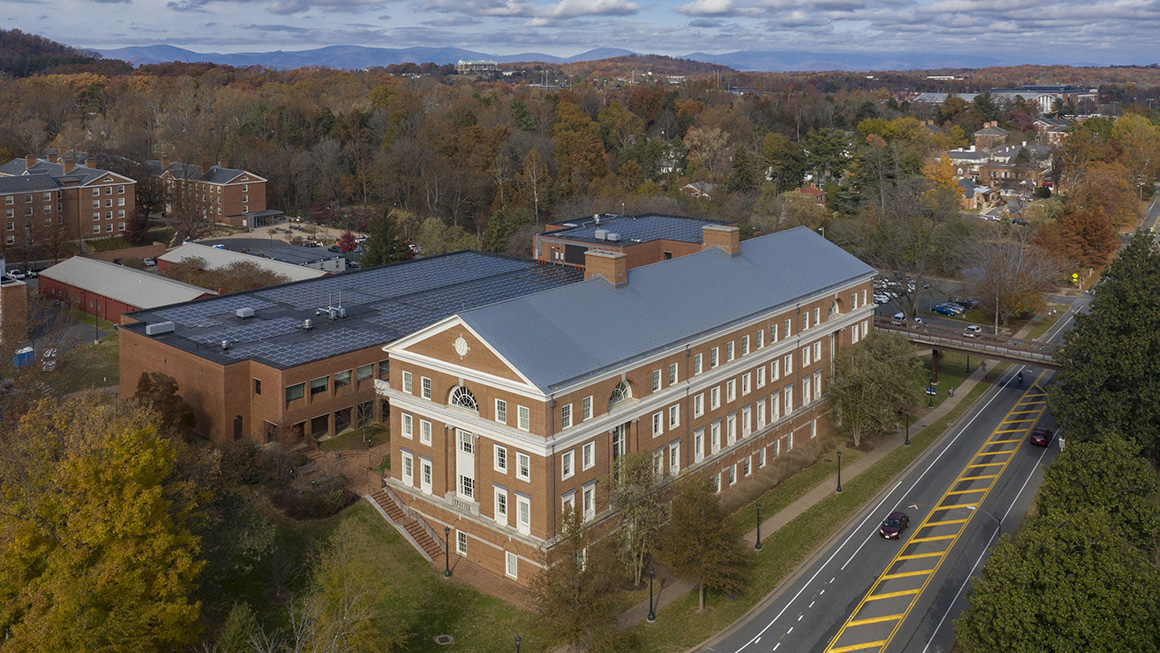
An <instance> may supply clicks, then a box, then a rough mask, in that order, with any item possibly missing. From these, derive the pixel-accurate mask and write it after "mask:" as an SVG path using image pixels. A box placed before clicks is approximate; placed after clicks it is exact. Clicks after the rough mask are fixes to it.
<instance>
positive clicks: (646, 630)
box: [628, 364, 1006, 653]
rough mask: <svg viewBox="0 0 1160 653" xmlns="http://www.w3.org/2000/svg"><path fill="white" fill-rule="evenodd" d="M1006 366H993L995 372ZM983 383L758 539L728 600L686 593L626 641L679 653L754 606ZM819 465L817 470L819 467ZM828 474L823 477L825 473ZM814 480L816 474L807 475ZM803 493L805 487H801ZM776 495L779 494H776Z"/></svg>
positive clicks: (785, 488)
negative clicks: (906, 442)
mask: <svg viewBox="0 0 1160 653" xmlns="http://www.w3.org/2000/svg"><path fill="white" fill-rule="evenodd" d="M1005 367H1006V364H1002V365H999V366H998V369H999V370H1002V369H1004V368H1005ZM988 387H989V384H985V383H979V384H977V385H976V386H975V387H974V388H973V389H972V390H971V392H970V394H969V395H968V396H967V397H966V398H965V400H964V401H962V402H960V403H959V405H958V406H956V407H955V408H954V410H952V411H951V412H950V413H948V414H947V415H945V416H944V417H942V418H941V419H939V420H938V421H937V422H935V423H934V424H931V425H930V426H929V427H927V428H925V429H923V431H922V432H921V433H919V434H917V435H915V436H913V437H911V439H910V442H911V446H910V447H898V448H897V449H895V450H894V451H892V452H890V453H889V454H887V455H886V456H885V457H884V458H883V459H882V460H880V461H878V462H877V463H875V464H874V466H872V467H871V468H869V469H867V470H866V471H864V472H863V473H861V474H859V475H858V476H856V477H854V478H853V479H850V480H849V481H847V482H845V483H843V484H842V489H843V490H844V491H843V493H842V494H832V495H830V496H829V497H827V498H826V499H824V500H822V501H821V502H819V503H818V504H816V505H814V506H813V507H811V508H810V509H809V510H807V511H806V512H805V513H803V514H801V515H800V516H798V517H797V518H796V519H794V520H793V521H791V522H790V523H789V524H787V525H786V526H785V527H783V528H781V529H780V530H778V531H776V532H775V533H773V534H771V535H769V536H768V537H766V538H765V539H764V540H763V548H762V550H761V551H759V552H757V553H756V555H755V557H754V564H753V573H752V576H751V579H750V582H749V585H748V586H747V587H746V588H745V590H744V591H742V592H741V593H740V594H739V595H738V596H737V597H736V598H735V599H734V600H729V599H728V598H726V597H723V596H720V595H718V594H715V593H712V592H709V593H707V594H706V607H707V608H708V610H707V611H706V613H705V614H701V615H698V614H696V607H697V592H695V591H691V592H688V593H687V594H685V595H684V596H683V597H681V598H680V599H679V600H677V601H675V602H674V603H672V604H671V605H669V606H667V607H665V608H663V609H662V610H661V611H660V612H659V613H658V614H657V620H656V623H652V624H648V623H641V624H637V625H636V626H635V627H633V628H632V629H631V631H630V632H629V634H628V637H629V639H630V640H631V641H632V643H633V644H635V645H636V646H637V647H639V650H642V651H655V652H658V653H659V652H668V651H681V650H686V649H688V648H691V647H694V646H696V645H698V644H699V643H701V642H703V641H705V640H706V639H708V638H709V637H712V636H713V635H714V634H715V633H717V632H719V631H721V630H722V629H724V628H726V627H728V626H729V625H730V624H731V623H733V622H734V621H736V620H737V619H739V618H741V617H742V616H743V615H744V614H745V613H746V612H748V611H749V609H751V608H752V607H753V606H754V605H756V604H757V603H758V602H759V601H761V600H762V599H763V598H765V596H766V595H768V594H769V593H770V592H771V591H773V590H774V589H775V588H776V587H777V585H778V583H780V582H782V581H783V580H784V579H785V578H786V577H788V576H789V575H790V574H791V573H793V571H794V570H795V569H797V567H798V566H799V565H800V564H801V563H802V562H803V561H804V560H805V559H806V558H807V557H809V555H810V554H811V553H812V552H813V551H814V550H815V549H816V548H817V547H819V546H821V545H822V544H823V543H824V542H825V541H826V539H827V538H829V537H830V536H831V535H832V534H833V533H834V532H835V531H837V530H838V529H839V528H841V527H842V526H843V525H844V524H845V523H846V522H847V521H848V520H849V519H850V517H852V516H853V515H854V514H855V513H856V512H857V511H858V510H859V509H860V508H861V507H862V506H863V505H864V504H865V503H866V502H867V501H869V500H870V499H871V498H873V497H874V496H875V495H877V494H878V492H880V491H881V490H882V489H883V488H884V487H886V485H887V484H889V483H890V482H891V481H892V480H893V479H894V478H895V476H897V475H898V474H899V473H900V472H901V471H902V470H904V469H905V468H906V467H907V466H908V465H910V464H911V463H912V462H913V461H914V460H915V459H916V458H917V457H918V456H919V455H920V454H922V452H923V451H924V450H926V448H927V447H929V446H930V445H931V444H932V443H933V442H934V441H935V439H937V438H938V437H939V436H941V435H942V433H943V431H945V430H946V429H947V427H949V426H950V425H951V424H952V423H953V422H954V420H956V419H958V418H959V417H960V416H961V415H962V414H963V413H965V412H966V411H967V410H968V409H970V407H971V405H972V404H973V403H974V401H975V400H976V399H978V398H979V397H980V396H981V395H982V394H983V392H984V391H986V389H987V388H988ZM822 465H823V464H822V463H820V464H819V465H817V467H821V466H822ZM812 470H813V468H811V469H810V470H806V471H804V472H802V473H801V474H799V475H798V476H796V477H794V478H792V479H790V480H789V481H787V482H785V483H783V484H781V485H779V486H778V487H776V488H774V489H773V490H772V491H771V492H770V493H768V494H767V495H766V497H763V500H762V503H763V505H765V504H766V502H767V501H768V502H769V505H771V506H772V505H775V502H777V503H779V504H780V505H785V504H788V503H789V501H792V499H790V498H789V496H791V495H794V494H795V493H796V494H798V495H799V496H800V493H801V492H802V490H801V488H800V486H797V485H796V484H795V481H796V480H797V479H799V478H802V479H803V480H802V481H801V482H802V483H804V482H806V481H805V480H804V477H806V476H807V475H813V474H814V472H813V471H812ZM827 475H828V474H827ZM812 477H813V478H814V480H815V481H816V480H817V479H818V478H819V476H812ZM806 489H807V490H808V489H809V488H808V487H807V488H806ZM782 493H784V494H785V496H782ZM748 510H749V509H748V508H746V509H745V510H741V511H739V512H738V513H736V514H735V515H734V517H733V518H734V519H744V520H746V521H744V522H743V523H745V524H752V523H753V519H754V516H753V515H751V514H749V513H747V511H748Z"/></svg>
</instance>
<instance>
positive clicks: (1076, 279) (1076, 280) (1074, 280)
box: [1071, 272, 1079, 283]
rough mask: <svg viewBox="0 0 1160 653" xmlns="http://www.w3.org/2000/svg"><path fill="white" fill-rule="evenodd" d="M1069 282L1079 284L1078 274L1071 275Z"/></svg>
mask: <svg viewBox="0 0 1160 653" xmlns="http://www.w3.org/2000/svg"><path fill="white" fill-rule="evenodd" d="M1071 282H1072V283H1079V273H1078V272H1072V273H1071Z"/></svg>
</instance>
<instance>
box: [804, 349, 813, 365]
mask: <svg viewBox="0 0 1160 653" xmlns="http://www.w3.org/2000/svg"><path fill="white" fill-rule="evenodd" d="M812 354H813V350H812V349H811V348H810V346H809V345H806V346H805V347H802V368H806V367H809V365H810V361H811V355H812Z"/></svg>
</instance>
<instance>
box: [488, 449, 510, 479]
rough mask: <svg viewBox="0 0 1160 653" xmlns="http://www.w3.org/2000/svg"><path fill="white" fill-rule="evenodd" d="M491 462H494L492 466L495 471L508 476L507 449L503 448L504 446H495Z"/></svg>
mask: <svg viewBox="0 0 1160 653" xmlns="http://www.w3.org/2000/svg"><path fill="white" fill-rule="evenodd" d="M491 462H492V465H493V466H494V467H495V471H497V472H499V473H501V474H507V472H508V457H507V447H505V446H503V445H502V444H497V445H495V447H494V448H493V449H492V451H491Z"/></svg>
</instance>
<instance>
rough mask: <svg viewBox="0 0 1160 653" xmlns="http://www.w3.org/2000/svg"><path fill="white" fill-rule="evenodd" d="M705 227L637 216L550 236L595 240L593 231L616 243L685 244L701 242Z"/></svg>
mask: <svg viewBox="0 0 1160 653" xmlns="http://www.w3.org/2000/svg"><path fill="white" fill-rule="evenodd" d="M706 224H714V223H711V222H706V221H704V220H695V219H693V218H678V217H670V216H665V215H640V216H637V217H635V218H631V217H617V218H604V219H602V220H601V221H600V224H599V225H595V224H593V223H591V222H587V223H585V225H584V226H583V227H579V228H576V229H569V230H567V231H561V232H558V234H557V233H553V235H559V236H564V237H569V236H570V237H573V238H587V239H595V238H596V230H597V229H601V230H603V231H607V232H608V233H614V234H619V235H620V242H622V243H623V242H626V241H632V240H640V241H641V242H648V241H650V240H676V241H682V242H687V243H699V242H701V232H702V229H703V228H704V227H705V225H706Z"/></svg>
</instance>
